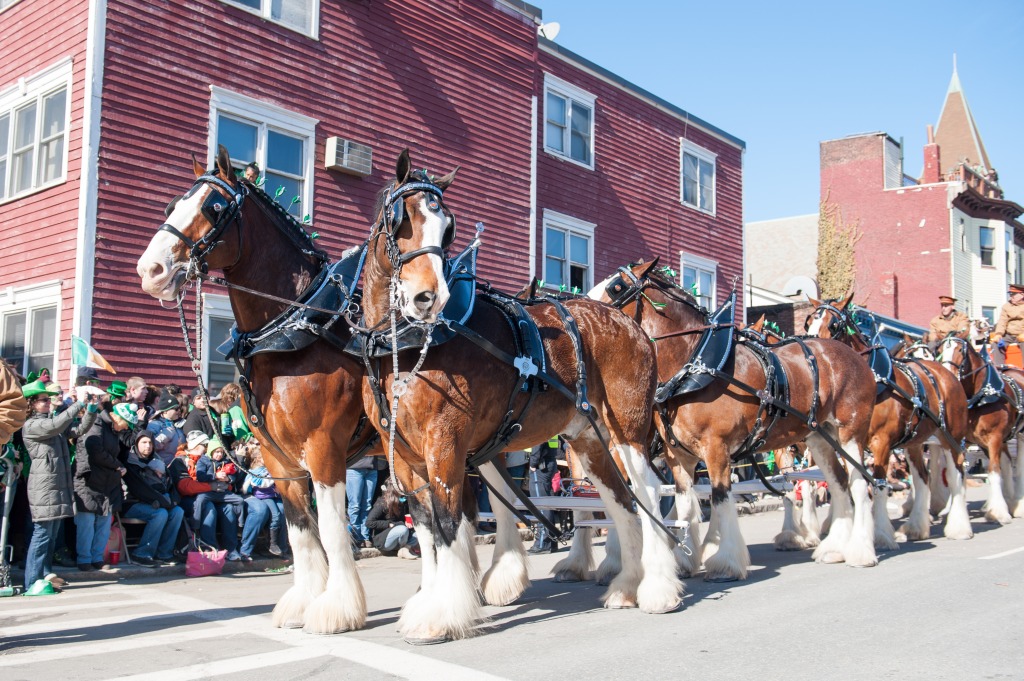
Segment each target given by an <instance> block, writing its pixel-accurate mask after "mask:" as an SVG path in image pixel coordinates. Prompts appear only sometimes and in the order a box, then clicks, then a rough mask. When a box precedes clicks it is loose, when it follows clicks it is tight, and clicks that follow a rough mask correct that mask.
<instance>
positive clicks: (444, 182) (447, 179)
mask: <svg viewBox="0 0 1024 681" xmlns="http://www.w3.org/2000/svg"><path fill="white" fill-rule="evenodd" d="M460 167H461V166H455V170H453V171H452V172H450V173H448V174H447V175H445V176H444V177H442V178H441V179H440V180H437V181H435V182H434V184H436V185H437V186H438V187H440V188H441V191H444V190H445V189H448V187H450V186H451V184H452V182H454V181H455V173H457V172H459V168H460Z"/></svg>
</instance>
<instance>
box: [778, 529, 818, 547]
mask: <svg viewBox="0 0 1024 681" xmlns="http://www.w3.org/2000/svg"><path fill="white" fill-rule="evenodd" d="M808 548H810V547H809V546H808V545H807V542H806V541H805V540H804V538H803V537H801V536H800V535H799V534H797V533H796V532H789V531H787V532H780V533H779V534H777V535H776V536H775V550H776V551H804V550H806V549H808Z"/></svg>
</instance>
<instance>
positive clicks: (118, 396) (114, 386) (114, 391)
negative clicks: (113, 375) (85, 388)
mask: <svg viewBox="0 0 1024 681" xmlns="http://www.w3.org/2000/svg"><path fill="white" fill-rule="evenodd" d="M107 394H108V395H110V401H111V402H112V403H114V404H117V403H118V402H123V401H124V398H125V395H127V394H128V384H127V383H125V382H124V381H111V382H110V386H109V387H108V388H107Z"/></svg>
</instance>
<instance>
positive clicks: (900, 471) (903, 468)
mask: <svg viewBox="0 0 1024 681" xmlns="http://www.w3.org/2000/svg"><path fill="white" fill-rule="evenodd" d="M885 479H886V481H887V482H888V483H889V486H890V487H892V489H893V490H894V491H896V492H902V491H903V490H905V489H907V488H908V487H910V484H909V482H910V467H909V466H908V465H907V456H906V454H904V453H903V452H893V455H892V456H890V457H889V466H888V469H887V470H886V474H885Z"/></svg>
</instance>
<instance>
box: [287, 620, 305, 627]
mask: <svg viewBox="0 0 1024 681" xmlns="http://www.w3.org/2000/svg"><path fill="white" fill-rule="evenodd" d="M304 626H305V622H303V621H302V620H286V621H284V622H282V623H281V628H282V629H301V628H302V627H304Z"/></svg>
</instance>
